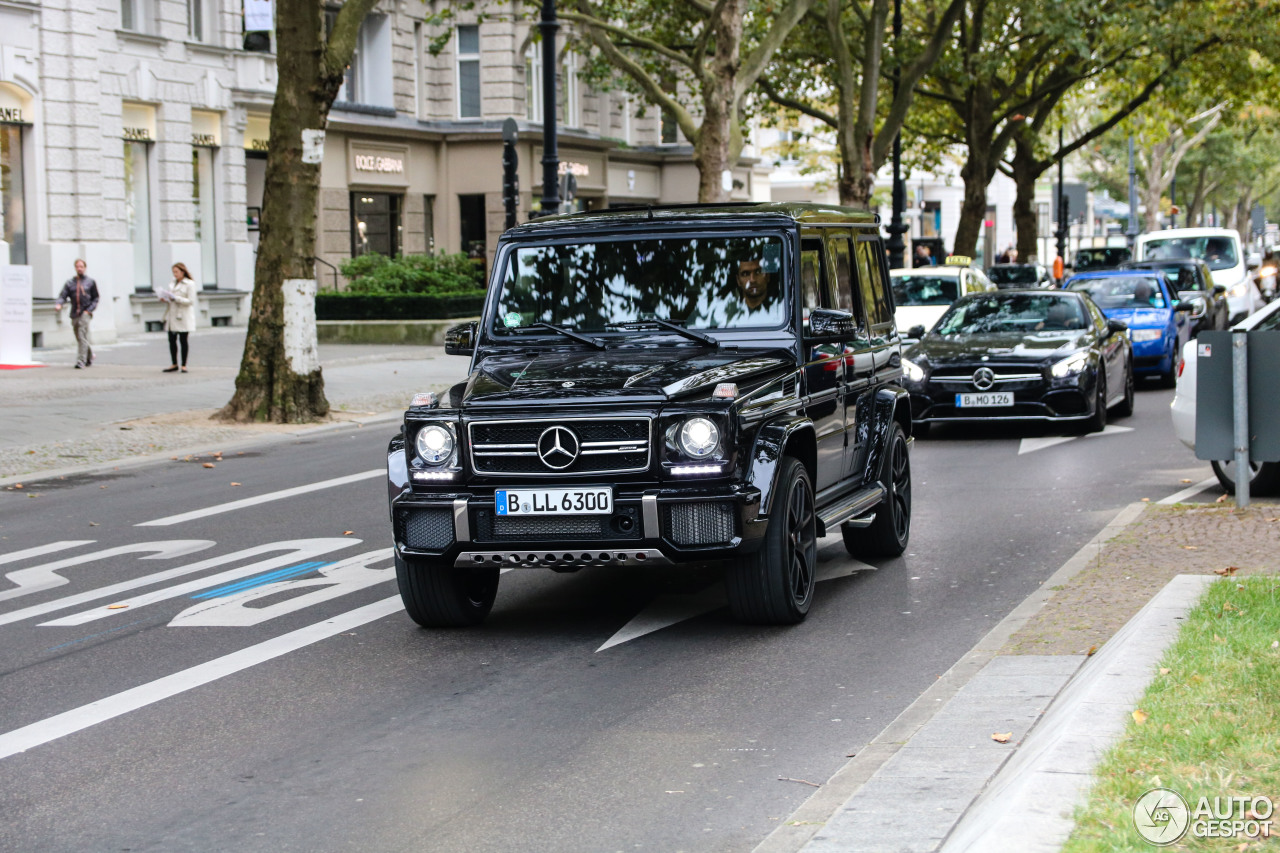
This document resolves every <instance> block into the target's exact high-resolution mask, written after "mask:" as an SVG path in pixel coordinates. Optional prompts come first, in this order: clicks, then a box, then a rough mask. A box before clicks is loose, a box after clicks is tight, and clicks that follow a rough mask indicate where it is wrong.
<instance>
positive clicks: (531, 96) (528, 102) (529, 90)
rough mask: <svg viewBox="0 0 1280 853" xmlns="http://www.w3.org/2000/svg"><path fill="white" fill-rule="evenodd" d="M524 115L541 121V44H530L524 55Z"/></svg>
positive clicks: (530, 119)
mask: <svg viewBox="0 0 1280 853" xmlns="http://www.w3.org/2000/svg"><path fill="white" fill-rule="evenodd" d="M524 117H525V118H526V119H528V120H529V121H542V46H541V45H536V44H535V45H532V46H531V47H530V48H529V49H528V50H527V51H526V52H525V55H524Z"/></svg>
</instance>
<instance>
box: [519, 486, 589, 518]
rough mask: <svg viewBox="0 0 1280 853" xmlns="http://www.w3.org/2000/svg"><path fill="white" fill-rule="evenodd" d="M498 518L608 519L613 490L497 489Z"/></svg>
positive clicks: (587, 488) (586, 488)
mask: <svg viewBox="0 0 1280 853" xmlns="http://www.w3.org/2000/svg"><path fill="white" fill-rule="evenodd" d="M494 506H495V507H496V508H497V511H498V515H608V514H610V513H612V512H613V488H612V487H610V486H587V487H585V488H577V489H498V490H497V492H495V493H494Z"/></svg>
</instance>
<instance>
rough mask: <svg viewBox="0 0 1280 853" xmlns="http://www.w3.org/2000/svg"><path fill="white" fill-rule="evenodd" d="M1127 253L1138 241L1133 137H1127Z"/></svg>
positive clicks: (1136, 173)
mask: <svg viewBox="0 0 1280 853" xmlns="http://www.w3.org/2000/svg"><path fill="white" fill-rule="evenodd" d="M1125 237H1126V239H1127V241H1128V243H1129V254H1130V255H1133V249H1134V246H1135V245H1136V244H1137V242H1138V170H1137V168H1136V167H1135V166H1134V165H1133V137H1132V136H1130V137H1129V227H1128V228H1126V229H1125Z"/></svg>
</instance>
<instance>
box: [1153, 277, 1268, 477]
mask: <svg viewBox="0 0 1280 853" xmlns="http://www.w3.org/2000/svg"><path fill="white" fill-rule="evenodd" d="M1234 328H1237V329H1244V330H1247V331H1250V332H1276V333H1278V334H1280V301H1276V302H1271V303H1268V304H1267V305H1266V306H1265V307H1264V308H1262V309H1261V310H1259V311H1257V312H1255V313H1253V314H1251V315H1250V316H1248V317H1246V318H1245V319H1244V320H1243V321H1241V322H1240V323H1238V324H1237V325H1236V326H1235V327H1234ZM1196 346H1197V343H1196V341H1189V342H1188V343H1187V344H1186V345H1185V346H1184V348H1183V359H1182V370H1181V371H1180V372H1179V373H1178V384H1177V386H1176V390H1175V391H1174V392H1173V402H1172V403H1170V404H1169V411H1170V413H1171V415H1172V417H1173V433H1174V435H1176V436H1177V437H1178V440H1179V441H1181V442H1182V443H1183V444H1185V445H1186V446H1187V447H1189V448H1191V449H1192V450H1195V449H1196V377H1197V375H1198V373H1199V370H1198V368H1197V361H1198V360H1197V357H1196ZM1209 464H1210V466H1212V468H1213V474H1214V476H1215V477H1217V478H1218V482H1219V483H1221V484H1222V488H1224V489H1226V490H1227V494H1231V495H1234V494H1235V493H1236V477H1237V473H1236V463H1235V460H1234V459H1227V460H1221V461H1218V460H1214V461H1211V462H1210V463H1209ZM1249 493H1250V494H1252V495H1275V494H1280V462H1257V461H1252V460H1251V461H1250V463H1249Z"/></svg>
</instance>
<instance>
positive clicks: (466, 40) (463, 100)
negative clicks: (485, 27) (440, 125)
mask: <svg viewBox="0 0 1280 853" xmlns="http://www.w3.org/2000/svg"><path fill="white" fill-rule="evenodd" d="M458 118H480V27H479V26H477V25H474V24H472V25H469V26H462V27H458Z"/></svg>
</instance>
